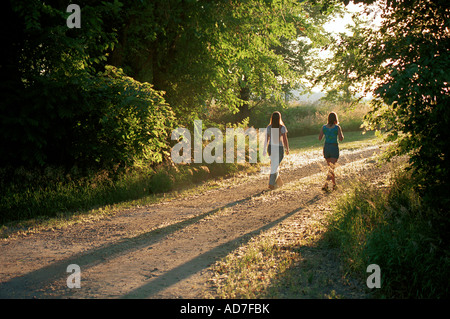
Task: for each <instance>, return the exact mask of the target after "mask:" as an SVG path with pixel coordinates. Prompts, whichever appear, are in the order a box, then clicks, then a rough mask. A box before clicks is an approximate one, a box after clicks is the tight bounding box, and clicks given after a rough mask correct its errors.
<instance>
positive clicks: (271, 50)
mask: <svg viewBox="0 0 450 319" xmlns="http://www.w3.org/2000/svg"><path fill="white" fill-rule="evenodd" d="M124 4H125V6H126V7H127V10H126V11H123V12H122V13H121V14H120V16H119V17H117V20H118V22H117V23H118V24H121V25H123V27H122V28H121V29H120V30H119V32H118V44H117V46H116V47H115V48H114V50H113V51H112V53H111V56H110V58H109V63H110V64H112V65H115V66H117V67H121V68H123V69H124V71H125V72H126V73H127V74H129V75H130V76H132V77H134V78H135V79H137V80H139V81H148V82H150V83H152V84H154V86H155V88H156V89H157V90H163V91H165V92H167V94H166V100H167V102H168V103H169V104H170V105H171V106H172V108H173V109H174V111H175V113H176V115H177V117H178V118H180V120H183V122H184V123H183V124H187V123H188V122H189V121H192V119H193V118H195V117H196V116H197V115H198V114H199V113H202V112H206V111H207V107H208V105H209V104H210V103H211V101H212V100H214V101H216V102H217V103H221V104H223V105H225V106H227V107H228V108H229V110H230V111H232V112H237V111H240V113H242V114H240V116H239V117H237V118H236V119H237V121H242V120H243V119H244V118H245V117H247V116H248V115H249V114H248V111H249V110H248V103H249V102H250V101H252V100H253V101H255V100H261V99H269V98H273V99H280V93H281V92H282V91H283V90H286V89H287V88H288V87H293V86H294V85H295V83H296V82H297V81H298V77H299V75H300V74H303V73H304V72H305V68H306V65H307V62H305V56H306V54H307V52H308V51H309V48H310V46H308V45H306V44H305V43H306V42H305V41H303V40H304V39H303V40H298V37H299V36H305V35H308V34H310V35H314V37H311V38H312V39H313V41H316V38H317V39H318V38H319V37H317V35H318V34H320V32H319V30H317V28H316V25H318V24H319V22H318V21H319V19H318V18H317V17H319V16H320V15H321V13H320V12H319V10H317V9H315V8H316V7H314V6H311V5H310V4H309V3H308V2H304V3H298V2H297V1H293V0H289V1H275V0H270V1H259V0H246V1H214V2H211V1H203V0H201V1H181V0H171V1H166V0H164V1H162V0H158V1H152V2H148V1H141V2H137V1H124ZM294 40H298V41H294ZM281 78H282V79H283V81H280V79H281Z"/></svg>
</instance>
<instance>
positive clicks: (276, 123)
mask: <svg viewBox="0 0 450 319" xmlns="http://www.w3.org/2000/svg"><path fill="white" fill-rule="evenodd" d="M269 125H272V127H273V128H280V127H281V126H282V125H284V123H283V120H282V119H281V113H280V112H278V111H275V112H273V113H272V116H271V117H270V123H269Z"/></svg>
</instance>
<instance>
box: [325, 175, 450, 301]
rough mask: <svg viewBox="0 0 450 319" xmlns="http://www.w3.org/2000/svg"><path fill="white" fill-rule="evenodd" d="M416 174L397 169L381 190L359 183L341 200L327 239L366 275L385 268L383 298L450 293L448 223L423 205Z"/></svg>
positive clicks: (378, 293)
mask: <svg viewBox="0 0 450 319" xmlns="http://www.w3.org/2000/svg"><path fill="white" fill-rule="evenodd" d="M413 185H414V183H413V181H412V178H411V176H409V175H408V174H405V173H403V172H402V173H398V174H397V175H396V176H394V177H393V179H392V181H391V185H390V186H389V187H387V188H386V189H380V188H379V187H376V186H375V185H373V184H371V183H370V182H369V181H366V182H360V183H359V184H357V185H356V186H355V187H354V189H353V190H352V191H351V192H350V193H348V194H346V195H345V196H343V197H342V198H341V199H340V200H339V201H338V205H337V208H336V210H335V213H334V214H333V215H332V218H331V220H330V231H329V232H328V233H327V235H326V238H327V240H328V242H329V243H331V244H332V245H333V246H335V247H339V249H340V250H341V254H342V259H343V261H344V264H345V265H346V267H347V269H348V271H350V272H351V273H353V274H354V275H356V276H359V277H360V278H361V279H362V280H365V279H366V278H367V273H366V268H367V266H368V265H370V264H377V265H379V266H380V269H381V288H380V289H376V290H375V291H374V292H375V296H378V297H381V298H448V297H449V296H450V284H449V283H450V280H449V278H450V251H449V249H448V246H447V244H445V242H446V241H445V238H446V236H447V235H446V232H445V228H442V227H440V226H439V224H440V223H438V222H437V220H439V218H436V215H435V214H436V213H435V212H432V211H430V209H429V208H427V207H426V206H424V204H423V202H422V200H421V198H420V195H419V194H418V193H417V192H416V191H415V190H414V188H413Z"/></svg>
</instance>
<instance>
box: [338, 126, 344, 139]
mask: <svg viewBox="0 0 450 319" xmlns="http://www.w3.org/2000/svg"><path fill="white" fill-rule="evenodd" d="M338 136H339V141H341V142H342V141H343V140H344V133H342V129H341V127H340V126H338Z"/></svg>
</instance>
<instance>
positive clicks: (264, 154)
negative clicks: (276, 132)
mask: <svg viewBox="0 0 450 319" xmlns="http://www.w3.org/2000/svg"><path fill="white" fill-rule="evenodd" d="M269 140H270V136H269V134H268V132H267V130H266V138H265V139H264V151H263V156H266V153H267V144H269ZM260 154H261V153H260Z"/></svg>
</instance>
